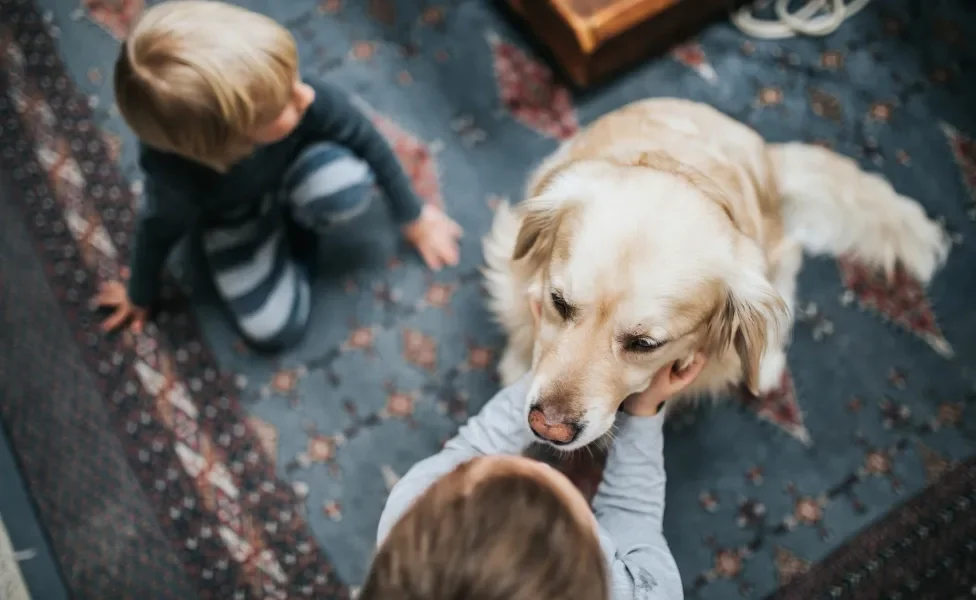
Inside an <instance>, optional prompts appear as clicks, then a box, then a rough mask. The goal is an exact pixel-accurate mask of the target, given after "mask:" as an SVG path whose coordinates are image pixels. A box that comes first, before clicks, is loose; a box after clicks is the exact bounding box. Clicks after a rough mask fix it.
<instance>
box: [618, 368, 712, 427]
mask: <svg viewBox="0 0 976 600" xmlns="http://www.w3.org/2000/svg"><path fill="white" fill-rule="evenodd" d="M704 366H705V355H704V354H702V353H701V352H698V353H696V354H695V358H694V359H693V360H692V361H691V364H689V365H688V366H687V367H685V368H684V369H682V370H680V371H678V370H677V367H678V363H672V364H670V365H668V366H666V367H664V368H663V369H661V370H660V371H658V372H657V373H656V374H655V375H654V377H653V378H652V379H651V385H649V386H648V387H647V389H646V390H644V391H643V392H641V393H639V394H634V395H632V396H629V397H628V398H627V399H626V400H624V403H623V406H622V407H621V408H623V410H624V412H626V413H627V414H630V415H634V416H635V417H649V416H652V415H656V414H657V411H658V410H659V409H660V408H661V405H662V404H664V401H665V400H667V399H668V398H671V397H672V396H674V395H675V394H677V393H678V392H680V391H681V390H683V389H685V388H686V387H688V386H689V385H690V384H691V382H693V381H694V380H695V378H696V377H698V374H699V373H701V370H702V368H703V367H704Z"/></svg>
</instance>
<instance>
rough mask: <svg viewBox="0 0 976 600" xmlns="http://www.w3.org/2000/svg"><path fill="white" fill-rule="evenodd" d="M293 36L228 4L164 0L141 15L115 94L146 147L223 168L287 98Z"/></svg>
mask: <svg viewBox="0 0 976 600" xmlns="http://www.w3.org/2000/svg"><path fill="white" fill-rule="evenodd" d="M297 77H298V52H297V49H296V47H295V38H294V37H293V36H292V35H291V33H290V32H289V31H288V30H287V29H285V28H284V27H282V26H281V25H279V24H278V23H276V22H275V21H274V20H272V19H270V18H268V17H266V16H264V15H261V14H259V13H255V12H252V11H249V10H246V9H243V8H240V7H237V6H234V5H231V4H225V3H223V2H216V1H209V0H170V1H169V2H164V3H162V4H159V5H156V6H154V7H152V8H150V9H149V10H147V11H146V13H145V14H144V15H143V16H142V18H141V19H140V20H139V22H138V23H137V24H136V26H135V28H134V29H133V30H132V32H131V34H130V35H129V37H128V39H127V40H126V41H125V43H123V44H122V49H121V52H120V53H119V57H118V60H117V61H116V63H115V99H116V102H117V104H118V107H119V111H120V112H121V113H122V116H123V117H124V118H125V120H126V122H127V123H128V125H129V127H131V128H132V130H133V132H134V133H135V134H136V136H137V137H138V138H139V139H140V140H142V141H143V143H145V144H147V145H148V146H151V147H155V148H157V149H160V150H164V151H167V152H174V153H176V154H180V155H183V156H186V157H188V158H191V159H193V160H196V161H198V162H201V163H203V164H205V165H208V166H210V167H212V168H214V169H217V170H218V171H224V170H226V169H227V168H228V167H229V166H230V165H231V164H232V163H233V162H235V161H236V160H238V159H240V158H241V157H242V156H243V155H245V154H247V153H248V152H249V151H250V150H251V148H252V147H253V142H252V141H251V134H252V133H253V132H254V130H255V129H256V128H258V127H260V126H262V125H264V124H267V123H270V122H272V121H274V120H275V119H276V118H277V117H278V116H279V115H280V114H281V113H282V112H283V111H284V110H285V108H286V106H287V105H288V102H290V101H291V100H292V98H293V93H294V84H295V81H296V79H297Z"/></svg>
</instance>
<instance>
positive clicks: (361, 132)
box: [309, 82, 422, 224]
mask: <svg viewBox="0 0 976 600" xmlns="http://www.w3.org/2000/svg"><path fill="white" fill-rule="evenodd" d="M310 85H312V87H313V88H314V89H315V101H314V102H313V103H312V106H311V108H310V109H309V119H310V122H309V126H310V128H311V131H310V135H312V136H314V137H320V138H322V139H328V140H330V141H333V142H335V143H337V144H341V145H342V146H345V147H346V148H348V149H349V150H351V151H352V152H354V153H355V154H356V155H357V156H359V157H360V158H362V159H363V160H364V161H366V162H367V163H368V164H369V166H370V168H372V170H373V173H374V175H375V176H376V181H377V183H378V184H379V185H380V187H381V188H383V191H384V192H385V193H386V198H387V201H388V202H389V206H390V212H391V213H392V215H393V219H394V220H395V221H396V222H397V223H399V224H404V223H409V222H411V221H413V220H415V219H416V218H417V217H418V216H420V209H421V207H422V202H421V200H420V198H418V197H417V194H416V193H415V192H414V190H413V187H412V186H411V183H410V179H409V178H408V177H407V175H406V173H404V171H403V166H402V165H401V164H400V161H399V160H398V159H397V156H396V154H394V152H393V150H392V149H391V148H390V145H389V144H388V143H387V141H386V139H385V138H384V137H383V136H382V135H381V134H380V132H379V131H377V130H376V128H375V127H374V126H373V124H372V123H371V122H370V120H369V119H368V118H367V117H366V115H364V114H363V113H362V112H361V111H360V110H359V109H358V108H356V107H355V106H354V105H353V103H352V102H351V101H350V99H349V96H348V95H347V94H346V93H345V92H344V91H342V90H341V89H339V88H337V87H335V86H332V85H328V84H326V83H322V82H315V83H310Z"/></svg>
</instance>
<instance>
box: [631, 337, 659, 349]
mask: <svg viewBox="0 0 976 600" xmlns="http://www.w3.org/2000/svg"><path fill="white" fill-rule="evenodd" d="M662 343H663V342H658V341H657V340H652V339H651V338H649V337H647V336H643V335H641V336H634V337H632V338H628V339H627V340H626V341H625V346H626V348H627V350H628V351H630V352H650V351H651V350H657V349H658V348H660V347H661V345H662Z"/></svg>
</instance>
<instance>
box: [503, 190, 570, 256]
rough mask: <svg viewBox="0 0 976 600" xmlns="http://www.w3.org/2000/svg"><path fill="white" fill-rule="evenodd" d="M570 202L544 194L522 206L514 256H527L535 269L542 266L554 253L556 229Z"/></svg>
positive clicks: (520, 207)
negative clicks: (520, 223) (567, 203)
mask: <svg viewBox="0 0 976 600" xmlns="http://www.w3.org/2000/svg"><path fill="white" fill-rule="evenodd" d="M566 207H567V205H566V202H565V201H563V200H562V199H559V198H555V197H553V196H551V195H547V194H543V195H541V196H536V197H535V198H530V199H528V200H526V201H525V202H523V203H522V205H521V206H519V208H518V210H519V212H520V213H521V215H522V225H521V227H520V228H519V232H518V236H517V237H516V239H515V250H514V251H513V252H512V260H516V261H517V260H523V259H525V260H527V261H528V263H529V264H530V265H531V268H532V269H533V270H535V269H537V268H539V267H541V266H542V264H543V263H545V261H547V260H548V259H549V256H550V255H551V254H552V248H553V244H555V241H556V232H557V231H558V230H559V225H560V223H561V222H562V220H563V218H564V217H565V215H566V210H567V208H566Z"/></svg>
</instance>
